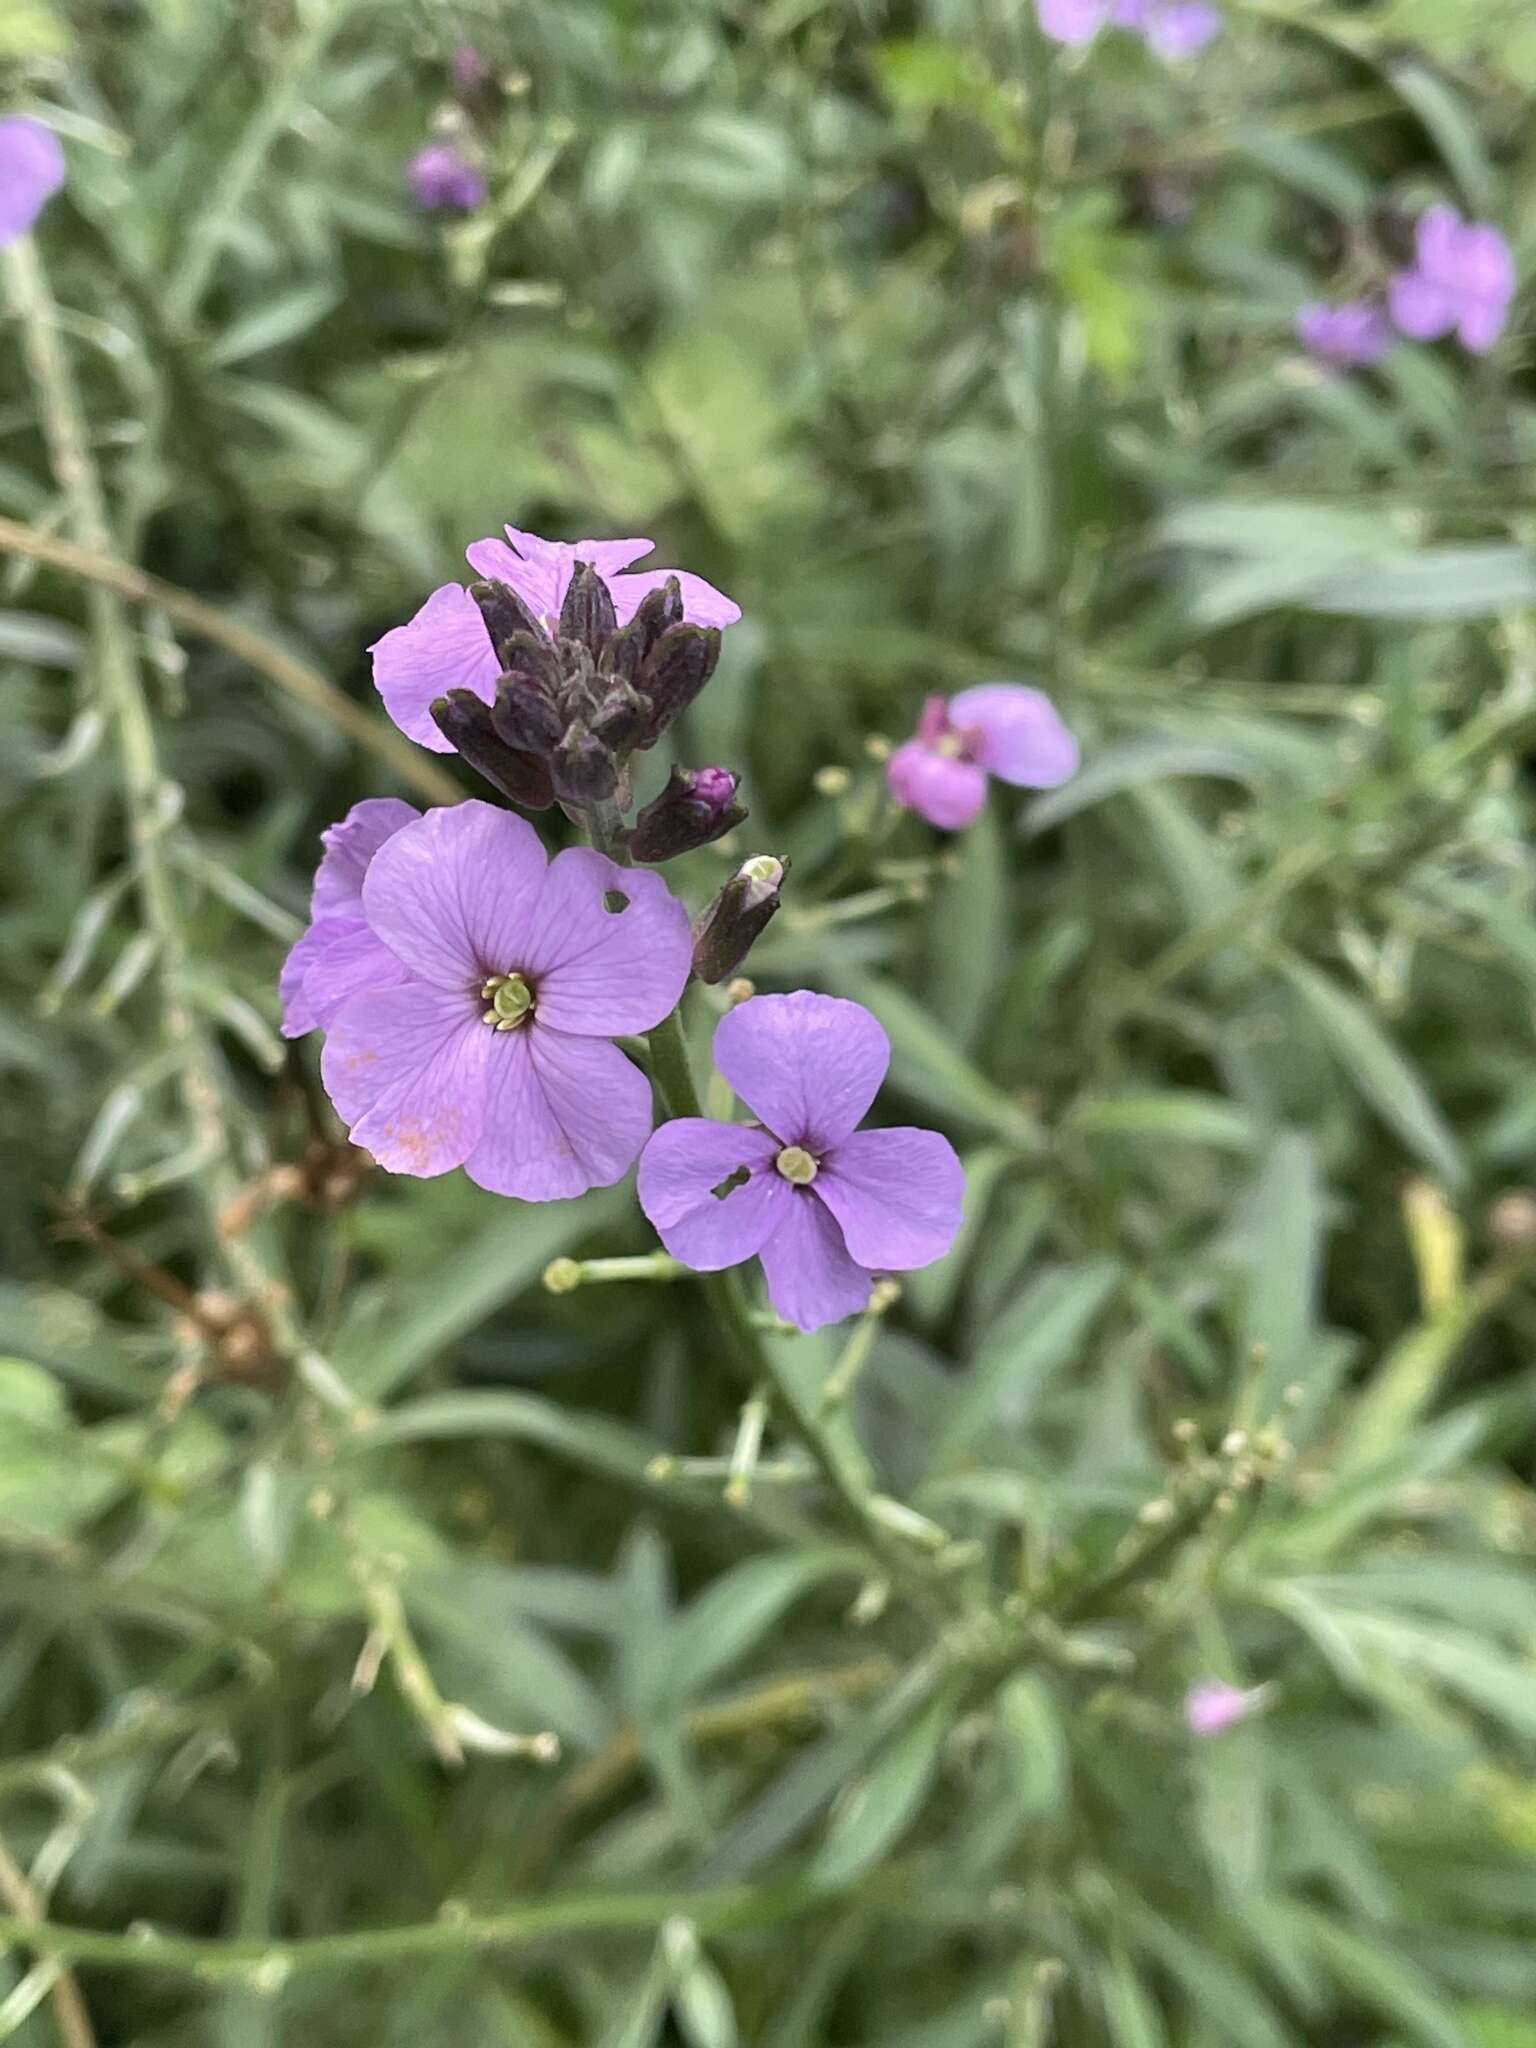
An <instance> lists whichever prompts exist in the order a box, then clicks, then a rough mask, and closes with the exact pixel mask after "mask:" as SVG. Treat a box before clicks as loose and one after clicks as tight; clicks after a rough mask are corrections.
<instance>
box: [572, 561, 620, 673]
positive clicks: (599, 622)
mask: <svg viewBox="0 0 1536 2048" xmlns="http://www.w3.org/2000/svg"><path fill="white" fill-rule="evenodd" d="M618 623H619V622H618V619H617V617H616V616H615V614H614V609H613V596H612V593H611V592H610V591H609V588H608V586H607V584H606V583H605V582H604V581H603V579H602V577H601V576H599V575H598V573H597V571H596V569H594V568H593V566H592V564H591V563H590V562H578V563H577V564H576V567H575V568H574V569H573V570H572V572H571V580H570V583H569V584H568V586H567V588H566V593H565V603H564V604H563V605H562V606H561V607H560V637H561V639H562V640H579V641H580V642H581V644H582V646H583V647H587V648H590V649H591V651H592V653H593V654H598V653H600V652H601V650H602V648H603V647H604V646H605V645H606V644H607V641H608V638H609V635H610V634H612V633H614V632H616V631H617V629H618Z"/></svg>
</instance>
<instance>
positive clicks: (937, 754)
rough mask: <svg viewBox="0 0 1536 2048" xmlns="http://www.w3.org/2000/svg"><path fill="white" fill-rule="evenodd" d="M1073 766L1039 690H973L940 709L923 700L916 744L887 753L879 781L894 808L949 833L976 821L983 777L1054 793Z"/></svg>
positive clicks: (997, 686)
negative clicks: (883, 774) (883, 777)
mask: <svg viewBox="0 0 1536 2048" xmlns="http://www.w3.org/2000/svg"><path fill="white" fill-rule="evenodd" d="M1077 765H1078V748H1077V741H1076V740H1075V739H1073V737H1072V735H1071V733H1069V732H1068V731H1067V728H1066V727H1065V726H1064V725H1063V724H1062V722H1061V719H1060V717H1059V716H1058V714H1057V711H1056V707H1055V705H1054V704H1052V702H1051V700H1050V698H1049V697H1047V696H1046V695H1045V693H1044V691H1042V690H1031V689H1028V688H1026V686H1025V685H1024V684H1022V683H978V684H976V685H975V687H974V688H972V689H969V690H962V691H961V692H960V694H959V696H958V697H951V698H950V700H949V702H948V703H947V704H946V702H945V701H944V699H943V698H942V697H930V698H929V699H928V701H927V703H926V704H925V705H924V706H923V715H922V718H921V720H920V721H919V723H918V728H917V736H916V738H914V739H910V740H908V741H907V742H906V744H905V745H904V746H900V747H898V748H897V749H896V751H895V753H894V754H892V756H891V758H890V762H889V764H888V765H887V768H886V780H887V782H888V783H889V784H890V790H891V794H892V796H893V797H895V799H896V801H897V803H899V804H902V805H904V806H905V808H906V809H907V810H909V811H916V812H917V814H918V816H919V817H921V818H926V819H927V820H928V822H929V824H930V825H937V826H939V827H940V828H941V829H942V830H944V831H946V832H954V831H958V830H959V828H960V827H961V826H962V825H969V824H970V823H971V821H972V820H973V819H974V818H976V817H978V816H979V815H980V812H981V808H982V806H983V804H985V802H986V800H987V777H988V776H989V775H995V776H997V778H998V779H999V781H1001V782H1011V783H1013V784H1015V785H1016V786H1017V787H1020V788H1023V789H1054V788H1055V787H1056V786H1057V784H1058V783H1062V782H1065V781H1066V780H1067V779H1068V778H1069V777H1070V776H1072V775H1075V774H1076V773H1077Z"/></svg>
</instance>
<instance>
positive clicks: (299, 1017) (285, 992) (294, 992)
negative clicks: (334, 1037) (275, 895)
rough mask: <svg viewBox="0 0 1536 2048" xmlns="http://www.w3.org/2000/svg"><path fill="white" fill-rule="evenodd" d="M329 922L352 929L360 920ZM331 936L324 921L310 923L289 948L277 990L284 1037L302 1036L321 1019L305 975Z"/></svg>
mask: <svg viewBox="0 0 1536 2048" xmlns="http://www.w3.org/2000/svg"><path fill="white" fill-rule="evenodd" d="M330 922H332V923H333V924H335V925H341V924H345V925H346V927H347V929H348V930H353V929H355V928H356V927H357V926H358V925H360V924H362V919H361V918H360V917H359V918H345V919H343V918H336V919H333V920H330ZM334 936H335V933H334V932H331V933H327V931H326V928H325V926H324V925H323V924H312V925H311V926H310V927H309V930H308V931H307V932H304V933H302V934H301V935H300V936H299V937H298V938H297V939H296V940H295V941H294V943H293V944H292V945H291V946H290V947H289V949H288V957H287V959H286V960H284V962H283V965H282V971H281V972H280V973H279V975H278V977H277V993H278V996H279V998H280V1000H281V1002H282V1006H283V1036H284V1038H302V1037H303V1036H304V1034H305V1032H306V1031H313V1030H314V1029H315V1027H316V1025H317V1024H318V1023H319V1022H320V1020H319V1018H318V1017H317V1016H316V1015H315V1013H314V1010H313V1008H312V1007H311V1005H310V1000H309V997H308V996H307V995H306V994H305V992H304V977H305V976H306V975H307V974H308V972H309V970H310V968H311V967H312V966H313V965H314V964H315V962H316V960H318V959H319V958H320V956H321V955H322V954H323V953H324V952H325V949H326V947H327V946H328V945H329V944H330V943H331V940H332V938H333V937H334Z"/></svg>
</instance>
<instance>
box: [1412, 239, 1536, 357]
mask: <svg viewBox="0 0 1536 2048" xmlns="http://www.w3.org/2000/svg"><path fill="white" fill-rule="evenodd" d="M1518 282H1519V280H1518V278H1517V276H1516V273H1515V258H1514V252H1513V251H1512V250H1511V248H1510V246H1509V243H1508V242H1507V241H1506V240H1505V238H1504V237H1503V235H1501V234H1500V232H1499V230H1498V229H1497V228H1496V227H1493V226H1492V225H1491V224H1490V223H1489V222H1487V221H1463V220H1462V218H1461V215H1460V214H1459V213H1457V211H1456V209H1455V208H1454V207H1452V206H1432V207H1430V209H1429V211H1428V212H1427V213H1426V214H1424V215H1423V217H1422V218H1421V219H1420V221H1419V226H1418V238H1417V250H1416V256H1415V261H1414V266H1413V268H1412V269H1411V270H1400V271H1399V272H1398V273H1397V275H1396V276H1395V277H1394V278H1393V280H1392V318H1393V319H1394V321H1396V323H1397V325H1398V327H1399V328H1400V329H1401V330H1402V332H1403V333H1404V334H1406V335H1408V336H1409V337H1410V338H1411V339H1412V340H1414V341H1438V340H1439V339H1440V338H1441V336H1442V335H1445V334H1449V333H1450V332H1451V330H1452V329H1453V328H1454V329H1455V331H1456V333H1457V334H1458V335H1459V336H1460V338H1461V342H1462V346H1463V347H1465V348H1469V349H1471V350H1472V352H1473V353H1474V354H1475V355H1484V354H1486V353H1487V351H1488V350H1489V349H1491V348H1492V347H1493V345H1494V343H1495V342H1496V341H1497V340H1498V338H1499V336H1500V335H1501V334H1502V333H1503V332H1504V328H1505V325H1506V323H1507V322H1508V319H1509V307H1510V301H1511V300H1512V299H1513V298H1514V296H1515V291H1516V289H1517V286H1518Z"/></svg>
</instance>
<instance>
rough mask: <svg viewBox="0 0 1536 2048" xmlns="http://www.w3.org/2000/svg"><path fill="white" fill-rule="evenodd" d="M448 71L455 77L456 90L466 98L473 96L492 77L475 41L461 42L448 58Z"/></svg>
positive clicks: (454, 85) (454, 86)
mask: <svg viewBox="0 0 1536 2048" xmlns="http://www.w3.org/2000/svg"><path fill="white" fill-rule="evenodd" d="M448 71H449V75H450V76H451V77H452V79H453V89H454V91H455V92H457V93H459V94H461V95H463V97H465V98H471V97H472V96H473V95H474V94H475V93H477V92H479V90H480V88H481V86H483V85H484V84H485V82H486V80H487V79H488V78H489V77H490V72H489V70H488V69H487V68H486V62H485V59H484V58H483V57H482V56H481V54H480V52H479V51H478V50H477V49H476V48H475V46H474V44H473V43H460V44H459V46H458V48H457V49H456V50H455V51H454V53H453V55H452V57H450V58H449V60H448Z"/></svg>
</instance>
